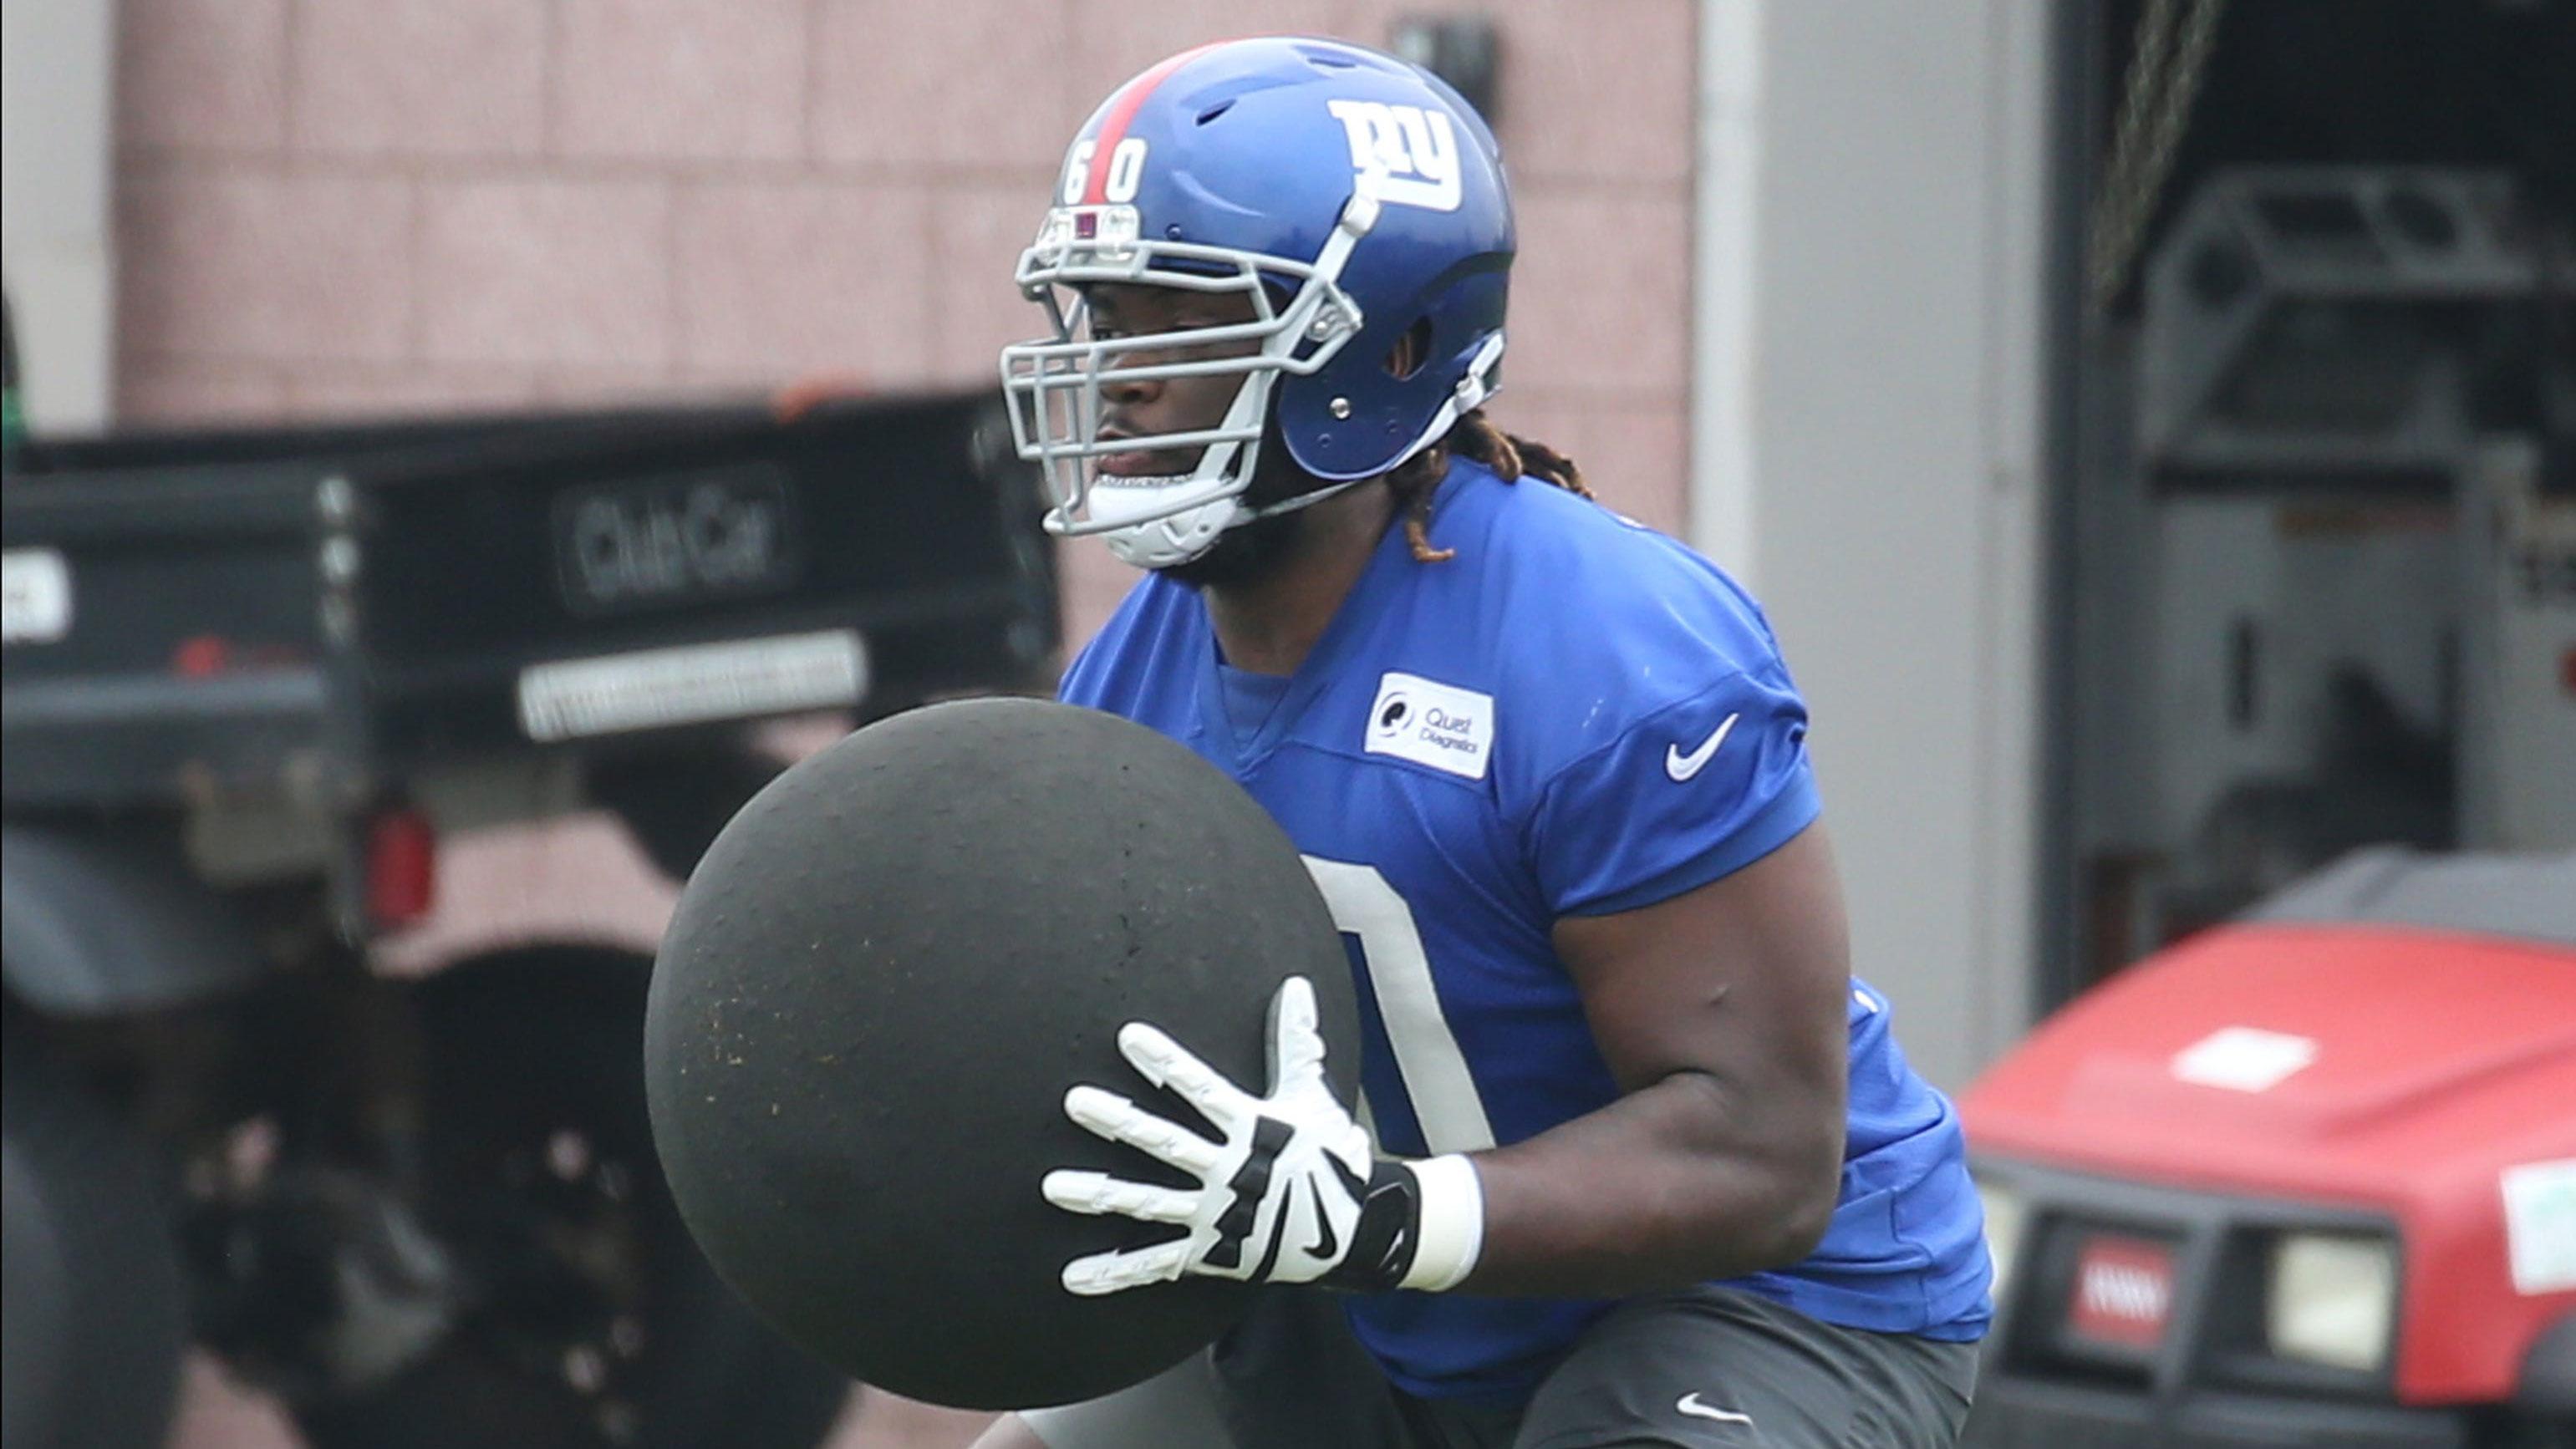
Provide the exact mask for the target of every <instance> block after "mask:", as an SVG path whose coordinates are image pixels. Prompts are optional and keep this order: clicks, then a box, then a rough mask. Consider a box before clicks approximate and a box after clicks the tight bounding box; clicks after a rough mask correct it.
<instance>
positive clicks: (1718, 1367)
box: [1022, 1287, 1977, 1449]
mask: <svg viewBox="0 0 2576 1449" xmlns="http://www.w3.org/2000/svg"><path fill="white" fill-rule="evenodd" d="M1976 1373H1977V1348H1976V1345H1974V1344H1969V1343H1943V1342H1938V1341H1936V1340H1933V1339H1927V1338H1918V1337H1914V1336H1911V1335H1907V1334H1884V1333H1866V1332H1863V1331H1861V1330H1858V1329H1851V1328H1841V1327H1837V1326H1835V1325H1833V1324H1829V1323H1820V1322H1818V1321H1817V1320H1815V1319H1812V1318H1809V1317H1807V1316H1805V1315H1803V1314H1800V1313H1797V1312H1794V1311H1792V1310H1790V1309H1788V1308H1784V1307H1782V1306H1780V1305H1779V1304H1776V1303H1773V1302H1771V1301H1770V1300H1769V1299H1766V1298H1759V1297H1756V1296H1754V1295H1752V1294H1749V1293H1742V1292H1738V1291H1735V1290H1733V1289H1727V1288H1713V1287H1698V1288H1692V1289H1687V1290H1685V1291H1683V1292H1679V1293H1673V1294H1667V1295H1664V1296H1660V1297H1654V1298H1641V1299H1637V1300H1635V1301H1633V1302H1630V1303H1627V1304H1624V1305H1622V1306H1621V1307H1620V1308H1618V1309H1617V1310H1616V1311H1614V1312H1612V1313H1611V1314H1610V1315H1609V1316H1608V1317H1606V1318H1604V1319H1602V1320H1601V1321H1600V1322H1598V1323H1596V1324H1594V1325H1593V1326H1592V1327H1591V1329H1590V1330H1588V1331H1587V1332H1586V1333H1585V1334H1584V1335H1583V1337H1582V1339H1581V1340H1580V1341H1579V1342H1578V1343H1577V1344H1576V1345H1575V1348H1574V1351H1573V1352H1572V1353H1571V1354H1570V1355H1568V1356H1567V1357H1566V1359H1565V1361H1564V1362H1563V1363H1561V1364H1559V1365H1558V1366H1557V1368H1556V1369H1555V1370H1554V1371H1553V1372H1552V1373H1550V1374H1549V1375H1548V1377H1547V1379H1546V1381H1545V1382H1544V1383H1542V1384H1541V1385H1540V1386H1539V1390H1538V1393H1537V1394H1536V1395H1535V1396H1534V1397H1532V1398H1531V1399H1530V1400H1529V1402H1528V1403H1526V1404H1521V1405H1493V1404H1477V1403H1472V1402H1463V1401H1456V1400H1445V1399H1422V1398H1416V1397H1414V1396H1412V1395H1410V1394H1407V1393H1404V1392H1403V1391H1401V1390H1399V1389H1397V1388H1396V1387H1395V1386H1394V1385H1392V1384H1390V1383H1388V1382H1387V1381H1386V1378H1385V1376H1384V1375H1383V1374H1381V1373H1380V1372H1379V1371H1378V1368H1377V1364H1376V1362H1375V1360H1373V1359H1371V1358H1370V1357H1369V1355H1368V1352H1367V1350H1365V1349H1363V1348H1361V1347H1360V1345H1359V1341H1358V1340H1357V1339H1355V1338H1353V1337H1352V1336H1351V1332H1350V1328H1349V1325H1348V1321H1347V1320H1346V1319H1345V1318H1344V1317H1343V1315H1342V1309H1341V1305H1340V1303H1339V1302H1338V1301H1337V1300H1335V1299H1334V1298H1333V1297H1332V1296H1331V1295H1330V1294H1325V1293H1317V1292H1311V1291H1299V1290H1278V1291H1273V1292H1272V1293H1271V1294H1270V1295H1269V1296H1268V1297H1267V1298H1265V1299H1264V1300H1263V1302H1262V1304H1261V1306H1259V1307H1258V1308H1256V1309H1254V1311H1253V1313H1252V1315H1251V1316H1250V1317H1249V1318H1247V1319H1246V1320H1245V1321H1244V1323H1243V1324H1242V1325H1241V1326H1239V1327H1237V1328H1236V1329H1235V1331H1234V1332H1232V1333H1230V1334H1228V1335H1227V1336H1226V1337H1225V1339H1223V1340H1222V1341H1221V1342H1219V1343H1218V1344H1217V1346H1216V1347H1215V1348H1213V1349H1211V1350H1209V1351H1208V1352H1206V1353H1202V1354H1199V1355H1197V1356H1195V1357H1193V1358H1191V1359H1189V1360H1188V1361H1186V1362H1184V1363H1182V1364H1181V1365H1180V1366H1179V1367H1177V1368H1174V1369H1172V1370H1170V1371H1169V1372H1167V1373H1165V1374H1163V1375H1161V1376H1160V1377H1157V1378H1154V1379H1150V1380H1147V1381H1146V1382H1144V1383H1142V1384H1139V1385H1137V1386H1136V1387H1134V1388H1132V1389H1127V1390H1125V1391H1123V1392H1120V1393H1116V1394H1112V1395H1110V1396H1108V1397H1106V1398H1102V1399H1095V1400H1093V1401H1091V1402H1089V1403H1085V1404H1072V1405H1067V1406H1066V1407H1064V1408H1060V1409H1041V1410H1034V1411H1031V1412H1029V1413H1027V1414H1024V1415H1023V1416H1022V1417H1023V1418H1024V1419H1025V1420H1026V1422H1027V1423H1028V1425H1029V1426H1030V1428H1032V1429H1034V1430H1035V1431H1036V1432H1037V1434H1038V1437H1040V1438H1042V1439H1044V1440H1045V1441H1046V1442H1047V1444H1048V1445H1049V1449H1125V1446H1137V1445H1150V1446H1156V1449H1504V1446H1510V1449H1578V1446H1580V1449H1606V1446H1612V1445H1678V1446H1701V1445H1706V1446H1710V1449H1717V1446H1731V1449H1748V1446H1756V1445H1760V1446H1783V1449H1948V1446H1950V1445H1951V1444H1953V1443H1955V1442H1956V1441H1957V1439H1958V1436H1959V1426H1960V1424H1961V1422H1962V1421H1964V1420H1965V1419H1966V1418H1967V1417H1968V1396H1969V1394H1970V1392H1971V1391H1972V1389H1973V1388H1974V1386H1975V1382H1976Z"/></svg>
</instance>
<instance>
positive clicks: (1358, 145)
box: [1324, 100, 1463, 211]
mask: <svg viewBox="0 0 2576 1449" xmlns="http://www.w3.org/2000/svg"><path fill="white" fill-rule="evenodd" d="M1324 106H1325V109H1327V110H1329V111H1331V112H1332V113H1333V116H1334V119H1336V120H1338V121H1340V122H1341V123H1342V130H1343V131H1344V132H1345V133H1346V134H1348V136H1349V137H1350V142H1351V169H1352V170H1353V171H1356V172H1358V173H1359V175H1360V177H1361V179H1362V180H1363V181H1365V182H1368V183H1370V185H1371V189H1372V190H1373V191H1374V192H1375V193H1376V196H1377V199H1378V200H1379V201H1381V202H1384V203H1388V204H1390V205H1395V206H1419V207H1423V208H1425V209H1427V210H1431V211H1456V210H1457V209H1458V202H1459V198H1460V196H1461V195H1462V191H1463V188H1462V187H1461V185H1460V183H1459V172H1458V132H1457V128H1456V127H1455V126H1454V125H1453V124H1451V122H1450V120H1449V117H1448V115H1447V114H1446V113H1444V112H1441V111H1427V110H1424V109H1423V108H1422V107H1420V106H1396V105H1388V104H1386V103H1385V102H1382V101H1348V100H1340V101H1326V102H1325V103H1324Z"/></svg>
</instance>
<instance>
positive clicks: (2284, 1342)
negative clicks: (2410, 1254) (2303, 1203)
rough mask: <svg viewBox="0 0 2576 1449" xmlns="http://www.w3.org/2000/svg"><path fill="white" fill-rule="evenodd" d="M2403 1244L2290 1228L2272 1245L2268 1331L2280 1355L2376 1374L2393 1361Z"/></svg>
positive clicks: (2301, 1360)
mask: <svg viewBox="0 0 2576 1449" xmlns="http://www.w3.org/2000/svg"><path fill="white" fill-rule="evenodd" d="M2396 1316H2397V1249H2396V1247H2395V1245H2394V1244H2391V1243H2390V1242H2389V1241H2388V1240H2387V1239H2385V1238H2376V1237H2364V1236H2359V1235H2355V1234H2344V1233H2285V1234H2283V1235H2282V1236H2281V1237H2280V1238H2279V1239H2277V1240H2275V1241H2274V1243H2273V1244H2272V1263H2271V1296H2270V1299H2269V1306H2268V1308H2267V1309H2266V1313H2265V1324H2264V1329H2265V1333H2266V1336H2267V1338H2268V1340H2269V1342H2270V1346H2271V1350H2272V1352H2273V1354H2274V1355H2276V1356H2277V1357H2280V1358H2286V1359H2296V1360H2298V1361H2300V1362H2302V1363H2312V1364H2318V1365H2321V1366H2323V1367H2326V1368H2336V1369H2348V1370H2350V1371H2352V1372H2355V1373H2370V1372H2374V1371H2376V1370H2377V1369H2378V1368H2379V1366H2380V1365H2381V1364H2383V1363H2385V1362H2387V1361H2388V1329H2389V1325H2390V1323H2391V1322H2392V1321H2394V1319H2395V1318H2396Z"/></svg>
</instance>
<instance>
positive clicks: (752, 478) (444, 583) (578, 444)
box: [0, 393, 1057, 813]
mask: <svg viewBox="0 0 2576 1449" xmlns="http://www.w3.org/2000/svg"><path fill="white" fill-rule="evenodd" d="M19 461H20V463H21V464H22V465H23V466H19V467H13V468H12V469H11V471H10V474H9V478H8V485H7V488H6V490H5V496H4V497H0V542H5V546H6V553H7V572H8V580H7V594H8V598H7V646H6V648H7V652H6V661H7V670H6V687H5V690H0V741H4V742H5V756H6V764H7V768H6V770H5V772H0V780H5V801H6V803H7V805H8V806H9V807H10V808H11V809H12V810H13V811H19V810H26V809H47V808H53V807H64V806H104V807H108V808H146V809H149V808H152V807H154V806H157V805H175V804H180V803H183V802H191V801H198V800H202V799H205V798H207V797H209V796H210V795H211V796H226V795H236V794H242V793H266V792H269V791H274V790H283V791H285V792H287V793H288V794H289V795H292V796H295V797H298V798H301V799H304V800H307V801H312V802H316V803H319V802H323V801H327V802H329V805H328V806H327V807H326V808H328V809H331V810H333V811H334V812H335V813H336V812H338V811H349V810H354V809H359V808H364V802H365V801H367V800H369V799H371V798H374V797H377V796H380V795H382V794H384V793H386V792H387V791H389V790H393V789H398V788H399V787H400V786H401V784H402V782H403V781H405V780H406V779H407V778H408V777H410V776H412V775H413V774H415V773H416V772H421V771H426V770H432V769H435V768H437V767H439V766H441V765H442V764H446V763H451V762H465V761H471V760H475V759H477V758H485V757H491V756H496V755H509V754H513V753H529V752H538V753H544V752H564V751H606V752H615V751H617V750H621V749H632V748H634V747H636V746H638V745H639V744H640V745H645V746H650V745H651V744H653V743H654V742H655V741H660V740H669V739H674V738H678V737H679V736H680V735H681V734H683V733H685V732H688V731H693V730H703V729H706V728H707V727H709V726H717V725H722V724H726V723H728V722H739V721H743V720H747V719H757V718H761V717H769V716H783V715H789V714H795V713H801V712H804V711H808V710H816V709H841V708H849V709H854V710H855V711H856V712H858V713H859V714H861V715H863V716H864V715H873V714H880V713H884V712H887V711H889V710H892V709H895V708H900V707H903V706H905V705H908V704H911V703H915V702H918V701H920V700H922V699H924V698H928V697H932V696H935V695H938V694H942V693H948V692H961V691H971V690H989V689H1007V688H1020V687H1031V686H1035V685H1037V684H1039V683H1041V682H1042V679H1041V672H1042V670H1043V668H1044V666H1045V663H1046V661H1047V660H1048V659H1049V658H1050V657H1051V655H1052V653H1053V650H1054V648H1055V646H1056V642H1057V614H1056V595H1055V579H1054V575H1053V569H1052V563H1051V559H1052V555H1051V552H1050V550H1049V549H1048V548H1047V547H1046V541H1045V535H1044V534H1043V532H1042V531H1041V529H1040V526H1039V517H1040V500H1039V496H1038V491H1037V488H1036V484H1035V481H1034V478H1033V476H1032V475H1031V474H1030V473H1029V472H1028V471H1027V470H1026V469H1025V468H1024V467H1023V465H1021V464H1020V463H1019V462H1018V461H1017V460H1016V459H1014V458H1013V457H1012V455H1011V450H1010V447H1009V427H1008V423H1007V419H1006V418H1005V417H1004V416H1003V414H1002V413H1001V411H1000V405H999V400H998V399H997V398H995V397H994V396H992V395H990V394H987V393H976V394H972V395H958V396H943V397H915V398H904V399H888V400H867V401H854V402H843V403H833V404H828V405H825V406H823V407H821V408H819V409H816V410H814V411H813V412H811V413H809V414H807V415H805V416H803V417H801V418H800V419H798V420H797V421H794V422H785V423H783V422H780V421H778V420H776V419H775V418H773V417H772V416H771V415H770V414H769V413H768V412H767V411H766V410H763V409H759V408H754V407H737V406H724V407H704V408H687V409H676V410H664V411H654V412H633V413H620V414H593V415H584V416H569V417H566V416H557V417H527V418H508V419H485V420H476V421H460V422H443V423H422V424H407V425H400V426H390V427H378V428H343V429H308V430H294V431H275V432H235V433H220V434H197V435H175V434H174V435H168V436H160V437H152V436H141V437H130V438H107V439H100V440H96V441H86V442H74V443H62V442H49V443H47V444H45V445H44V446H42V447H41V448H39V449H35V450H32V451H31V452H30V453H29V454H28V455H27V456H26V457H24V458H23V459H21V460H19Z"/></svg>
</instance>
